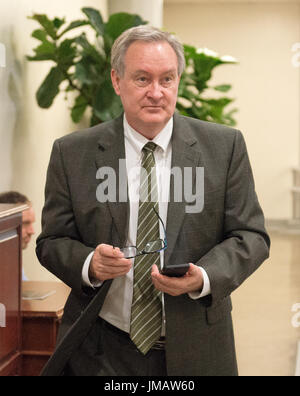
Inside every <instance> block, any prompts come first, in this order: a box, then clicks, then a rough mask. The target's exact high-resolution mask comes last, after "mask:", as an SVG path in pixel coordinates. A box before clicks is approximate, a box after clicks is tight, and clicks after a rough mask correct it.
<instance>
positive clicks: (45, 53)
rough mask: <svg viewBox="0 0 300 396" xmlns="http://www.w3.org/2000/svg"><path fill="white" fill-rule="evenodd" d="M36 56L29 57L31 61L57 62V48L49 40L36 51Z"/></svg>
mask: <svg viewBox="0 0 300 396" xmlns="http://www.w3.org/2000/svg"><path fill="white" fill-rule="evenodd" d="M34 52H35V56H27V59H28V60H30V61H43V60H55V52H56V47H55V45H54V44H53V43H51V42H50V41H48V40H45V41H43V43H42V44H41V45H39V46H38V47H36V48H35V49H34Z"/></svg>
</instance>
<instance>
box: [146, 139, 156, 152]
mask: <svg viewBox="0 0 300 396" xmlns="http://www.w3.org/2000/svg"><path fill="white" fill-rule="evenodd" d="M156 147H157V144H156V143H153V142H148V143H146V144H145V146H144V147H143V151H145V152H147V151H148V152H149V151H150V152H151V153H153V152H154V151H155V149H156Z"/></svg>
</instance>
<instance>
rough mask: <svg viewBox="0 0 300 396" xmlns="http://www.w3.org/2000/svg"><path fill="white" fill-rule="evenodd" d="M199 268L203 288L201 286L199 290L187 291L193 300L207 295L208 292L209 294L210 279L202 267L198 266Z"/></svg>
mask: <svg viewBox="0 0 300 396" xmlns="http://www.w3.org/2000/svg"><path fill="white" fill-rule="evenodd" d="M199 268H200V270H201V272H202V275H203V288H202V291H201V292H200V291H199V292H191V293H188V294H189V296H190V298H192V299H193V300H197V299H198V298H201V297H205V296H208V295H209V294H211V288H210V281H209V278H208V275H207V273H206V271H205V269H204V268H202V267H199Z"/></svg>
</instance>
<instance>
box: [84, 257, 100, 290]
mask: <svg viewBox="0 0 300 396" xmlns="http://www.w3.org/2000/svg"><path fill="white" fill-rule="evenodd" d="M93 255H94V252H91V253H90V254H89V255H88V256H87V258H86V260H85V262H84V264H83V267H82V282H83V284H84V286H89V287H92V288H95V287H100V286H102V283H103V282H101V281H97V282H91V281H90V278H89V268H90V264H91V260H92V257H93Z"/></svg>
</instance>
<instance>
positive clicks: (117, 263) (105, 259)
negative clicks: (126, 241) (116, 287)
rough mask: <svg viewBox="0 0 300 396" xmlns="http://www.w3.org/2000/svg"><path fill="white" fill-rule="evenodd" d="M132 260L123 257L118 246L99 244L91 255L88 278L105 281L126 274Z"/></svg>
mask: <svg viewBox="0 0 300 396" xmlns="http://www.w3.org/2000/svg"><path fill="white" fill-rule="evenodd" d="M131 266H132V261H131V260H130V259H125V258H124V254H123V253H122V252H121V251H120V249H119V248H114V247H113V246H110V245H105V244H101V245H98V246H97V247H96V250H95V252H94V255H93V257H92V260H91V263H90V268H89V278H90V280H91V281H96V280H98V281H105V280H108V279H115V278H118V277H119V276H123V275H126V274H127V273H128V272H129V270H130V269H131Z"/></svg>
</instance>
